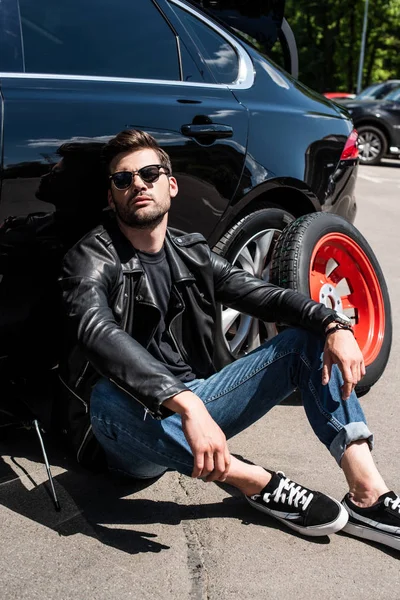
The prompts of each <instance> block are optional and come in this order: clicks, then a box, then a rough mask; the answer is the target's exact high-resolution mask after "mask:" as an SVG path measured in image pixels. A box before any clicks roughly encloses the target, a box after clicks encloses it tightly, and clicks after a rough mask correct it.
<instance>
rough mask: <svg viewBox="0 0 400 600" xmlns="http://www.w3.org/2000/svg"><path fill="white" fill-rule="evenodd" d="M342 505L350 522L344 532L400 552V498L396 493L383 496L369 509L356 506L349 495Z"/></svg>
mask: <svg viewBox="0 0 400 600" xmlns="http://www.w3.org/2000/svg"><path fill="white" fill-rule="evenodd" d="M342 504H343V506H344V507H345V509H346V510H347V512H348V513H349V521H348V523H347V525H346V527H345V528H344V529H343V531H345V532H346V533H351V535H355V536H357V537H360V538H364V539H365V540H372V541H374V542H380V543H381V544H385V545H386V546H390V547H391V548H396V550H400V498H399V496H397V495H396V494H395V493H394V492H387V493H386V494H382V496H379V498H378V501H377V502H376V503H375V504H374V505H373V506H369V507H368V508H360V507H359V506H356V505H355V504H354V503H353V502H352V501H351V499H350V495H349V494H346V496H345V497H344V498H343V501H342Z"/></svg>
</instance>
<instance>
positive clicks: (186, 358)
mask: <svg viewBox="0 0 400 600" xmlns="http://www.w3.org/2000/svg"><path fill="white" fill-rule="evenodd" d="M175 292H176V294H177V296H178V298H179V300H180V303H181V305H182V310H181V311H179V312H178V313H177V314H176V315H175V316H174V317H173V318H172V319H171V321H170V324H169V326H168V333H169V335H170V336H171V339H172V340H173V342H174V344H175V348H176V351H177V352H178V354H179V356H180V357H181V359H182V360H183V361H184V362H185V363H186V364H189V359H188V357H187V356H186V352H185V349H184V348H182V350H181V348H180V347H179V345H178V342H177V341H176V337H175V336H174V334H173V333H172V325H173V323H174V321H175V319H177V318H178V317H179V316H180V315H181V314H182V313H183V311H184V310H185V305H184V303H183V300H182V296H181V295H180V293H179V292H178V290H175Z"/></svg>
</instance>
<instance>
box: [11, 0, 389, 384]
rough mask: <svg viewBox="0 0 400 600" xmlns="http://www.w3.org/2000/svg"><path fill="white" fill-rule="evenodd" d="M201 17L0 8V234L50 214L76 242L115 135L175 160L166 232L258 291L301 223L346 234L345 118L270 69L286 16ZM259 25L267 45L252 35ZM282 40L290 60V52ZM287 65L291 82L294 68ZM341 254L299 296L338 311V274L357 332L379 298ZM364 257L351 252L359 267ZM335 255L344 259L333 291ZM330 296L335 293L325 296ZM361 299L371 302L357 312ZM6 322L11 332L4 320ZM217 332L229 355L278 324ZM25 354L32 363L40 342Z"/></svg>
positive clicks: (62, 6)
mask: <svg viewBox="0 0 400 600" xmlns="http://www.w3.org/2000/svg"><path fill="white" fill-rule="evenodd" d="M198 4H199V2H195V0H192V1H191V2H188V1H185V0H140V2H128V3H127V2H126V1H125V0H113V2H112V3H111V2H109V1H107V0H101V1H99V0H69V1H68V2H62V1H61V0H3V1H2V9H1V17H2V18H1V20H0V93H1V103H0V157H1V171H0V177H1V187H0V194H1V195H0V220H2V219H6V218H7V217H10V216H11V215H14V216H15V215H25V214H27V213H34V212H37V211H41V212H44V213H51V212H52V211H55V213H56V214H58V213H59V212H62V211H60V208H62V210H63V211H64V212H65V210H67V211H68V212H69V214H70V215H71V213H73V211H75V218H74V220H73V221H72V225H71V227H70V233H71V234H73V233H74V232H75V233H76V234H77V232H78V231H79V228H80V227H81V226H82V223H83V220H84V217H85V215H86V216H89V217H90V216H94V215H95V212H96V210H99V209H102V208H103V207H104V206H106V203H107V189H106V187H104V190H103V193H102V192H101V190H99V189H98V187H97V185H95V184H97V183H98V182H99V181H100V179H99V177H100V175H96V174H95V167H94V165H95V163H96V157H97V158H98V157H99V155H100V151H101V148H102V146H103V145H104V144H105V143H106V142H107V141H108V140H109V139H110V138H111V137H113V136H114V135H115V134H116V133H117V132H119V131H121V130H123V129H126V128H137V129H142V130H146V131H148V132H149V133H151V134H152V135H153V136H154V137H155V138H156V139H157V140H158V141H159V143H160V145H161V146H162V147H163V148H164V149H165V150H166V151H167V152H168V153H169V155H170V157H171V159H172V166H173V172H174V175H175V176H176V178H177V180H178V184H179V190H180V191H179V195H178V197H177V198H176V199H174V202H173V204H172V209H171V213H170V225H172V226H174V227H176V228H178V229H181V230H183V231H188V232H192V231H199V232H201V233H202V234H203V235H204V236H205V237H206V239H207V240H208V242H209V245H210V246H211V247H212V248H214V249H215V250H216V251H217V252H218V253H219V254H221V255H223V256H225V257H226V258H227V259H228V260H230V261H231V262H232V263H234V264H238V265H240V266H241V267H242V268H244V269H246V270H248V271H249V272H251V273H253V274H254V275H256V276H258V277H260V278H263V279H265V280H269V278H270V265H271V259H272V256H273V252H274V248H275V245H276V242H277V240H278V238H279V236H280V234H281V232H282V230H283V229H284V228H285V227H286V226H287V225H288V224H290V223H291V222H292V221H294V220H295V219H296V218H297V217H302V216H304V215H308V214H310V213H315V214H319V213H329V214H333V215H340V216H341V217H343V218H344V219H345V220H346V221H347V223H352V222H353V221H354V219H355V215H356V202H355V195H354V187H355V182H356V175H357V168H358V148H357V133H356V132H355V131H354V130H353V124H352V121H351V119H350V118H349V114H348V112H347V111H346V110H345V109H344V108H343V107H340V106H339V105H338V104H335V103H332V102H330V101H329V100H328V99H326V98H323V97H322V96H320V95H319V94H318V93H316V92H314V91H312V90H311V89H309V88H307V87H306V86H305V85H303V84H302V83H300V82H298V81H297V80H296V79H295V78H294V77H292V76H291V75H289V74H288V73H287V72H285V71H284V70H283V69H281V68H280V67H278V66H277V65H276V64H275V63H273V62H272V61H271V60H269V58H268V57H267V55H266V53H267V52H268V50H269V49H270V48H271V44H273V43H274V40H275V39H276V38H277V37H280V32H281V31H282V29H284V26H285V21H284V18H283V10H278V8H279V7H280V8H281V9H282V7H283V6H284V2H283V1H279V0H278V1H275V2H272V3H265V2H263V1H261V0H257V1H256V0H255V1H254V2H252V3H247V4H246V3H244V2H237V1H236V2H235V1H234V0H225V1H224V2H222V1H221V2H217V1H213V2H211V1H210V2H206V0H203V1H202V2H201V4H202V5H208V9H207V6H206V7H205V9H204V10H203V9H202V8H200V7H199V6H198ZM232 11H234V12H235V14H234V15H233V16H234V17H235V18H234V19H232ZM88 15H90V26H88ZM257 20H258V23H259V24H260V23H261V22H262V23H263V26H262V31H261V32H260V30H259V28H258V27H254V25H255V24H256V22H257ZM287 31H288V30H287V28H286V34H287ZM271 32H272V33H271ZM260 33H261V34H262V35H260ZM284 37H285V39H286V41H287V40H288V38H289V42H288V43H287V44H286V49H288V50H289V55H290V56H292V55H291V53H290V49H291V48H292V49H293V39H292V40H290V36H288V35H285V36H284ZM260 40H262V46H261V47H260V46H259V44H260V43H261V42H260ZM260 48H261V49H260ZM289 58H290V57H289ZM292 58H293V56H292ZM288 64H289V67H290V65H292V66H293V67H295V60H294V61H293V60H289V61H288ZM292 72H293V73H295V68H294V70H292ZM60 157H61V160H60ZM99 168H100V165H99ZM67 173H69V176H68V177H67ZM72 175H73V176H72ZM57 182H58V183H57ZM60 204H62V206H61V207H60ZM322 216H323V217H325V216H326V215H322ZM12 223H13V222H10V225H9V226H8V225H7V227H6V228H5V230H4V231H5V232H7V231H8V229H9V228H10V227H11V226H12ZM320 223H321V227H322V223H323V220H321V222H320ZM317 227H318V224H317ZM342 240H343V235H342V234H338V239H337V240H336V242H337V243H336V242H335V236H334V234H332V233H331V234H330V235H329V241H328V242H326V243H325V242H324V244H323V260H322V262H321V261H319V259H318V261H319V263H320V264H323V265H324V273H325V270H326V273H325V274H324V276H323V277H322V276H321V277H322V278H320V273H319V266H318V265H316V267H315V272H314V271H312V270H310V271H309V272H308V271H307V275H306V276H305V281H304V282H305V283H306V285H307V286H308V279H309V278H312V279H313V282H314V283H313V286H312V290H313V292H312V293H313V297H314V299H316V300H317V301H321V302H326V303H327V306H330V307H331V306H332V302H333V298H334V303H335V307H338V306H339V307H340V306H342V303H341V300H340V297H341V296H340V294H341V292H340V289H339V288H338V291H337V294H336V295H334V290H335V289H336V286H337V283H338V273H340V278H341V280H346V282H347V284H348V285H347V287H346V290H347V291H345V292H343V293H344V295H345V300H344V305H343V310H344V311H346V310H348V309H351V311H352V314H353V315H354V316H353V318H354V322H355V326H356V327H357V326H358V325H357V323H358V321H359V320H360V319H359V316H358V315H360V314H361V312H362V311H361V308H360V310H359V308H358V307H357V303H358V301H360V302H364V300H362V299H363V298H365V297H369V293H370V288H371V285H372V284H371V283H370V282H369V281H368V279H367V278H362V279H360V269H356V268H354V265H353V262H352V261H350V260H348V259H347V258H346V257H347V256H348V253H347V250H345V249H343V252H342V253H338V244H339V246H340V245H341V244H342ZM357 244H358V242H357V241H354V244H353V245H351V247H352V248H353V251H352V253H353V255H354V256H356V257H357V256H358V254H354V247H358V246H357ZM300 251H301V248H300ZM360 252H361V251H360ZM330 253H331V254H332V257H333V256H334V255H336V256H340V257H341V258H340V261H341V264H340V265H339V267H340V268H339V270H338V271H334V275H333V276H332V278H331V276H330V274H331V272H332V265H333V264H334V263H333V262H332V261H329V260H326V259H327V256H328V255H330ZM361 255H362V256H364V254H363V252H361V253H360V256H361ZM316 256H319V255H316ZM342 258H343V261H342ZM367 262H368V261H367ZM319 263H318V264H319ZM336 264H337V265H338V261H336ZM368 264H369V263H368ZM371 264H372V263H371ZM24 266H25V268H24V269H22V270H21V271H20V272H19V271H18V269H14V270H13V272H12V273H11V274H9V275H10V276H11V277H14V280H15V278H18V277H19V279H20V283H19V289H21V290H24V293H21V294H18V295H16V296H15V298H14V299H13V300H12V302H10V306H9V307H8V309H9V310H10V311H11V313H12V315H13V318H14V319H17V318H18V315H19V303H23V302H24V300H25V298H26V296H27V293H26V290H27V289H28V284H27V281H28V279H29V277H30V281H31V282H32V285H34V284H37V274H38V272H39V271H40V269H39V268H35V266H34V265H32V268H30V269H26V265H24ZM41 266H42V265H41ZM371 269H372V267H371V268H370V267H367V266H365V269H361V271H362V272H365V273H366V274H367V273H369V272H370V271H371ZM353 277H357V281H356V282H354V284H353V283H352V278H353ZM335 278H336V279H335ZM6 281H7V277H4V279H3V280H2V281H1V285H5V282H6ZM316 282H317V283H316ZM318 282H320V283H318ZM283 283H284V282H282V284H283ZM374 285H375V287H376V288H377V289H378V283H376V282H375V284H374ZM324 286H325V287H326V288H327V289H331V292H330V293H329V294H328V293H327V294H325V292H323V293H322V292H321V293H320V291H321V289H322V287H323V289H324V290H325V287H324ZM17 287H18V286H17ZM355 288H357V290H358V291H359V290H360V289H361V290H364V292H365V293H362V294H359V295H358V296H357V297H355V300H354V304H353V305H352V304H351V290H354V289H355ZM39 291H40V290H39ZM310 293H311V292H310ZM321 294H322V295H321ZM349 298H350V300H349ZM0 299H1V296H0ZM370 305H371V306H372V305H373V302H372V301H371V303H370V304H368V306H370ZM368 306H367V305H366V309H365V310H366V311H367V313H368V310H369V308H368ZM385 306H387V305H385ZM381 312H382V311H381ZM0 313H1V314H2V315H3V323H4V322H7V321H8V317H7V311H6V309H5V307H4V306H0ZM367 313H366V312H365V311H364V312H363V313H362V314H363V315H365V314H367ZM380 314H381V313H380ZM382 314H383V313H382ZM361 321H362V323H361V325H360V327H362V329H360V332H361V333H360V335H362V336H364V338H365V340H366V341H365V343H366V344H368V346H369V347H370V346H371V343H372V345H373V346H374V349H375V351H374V352H371V351H370V349H369V350H368V352H369V354H368V356H370V357H372V358H371V361H372V362H375V363H376V362H377V361H378V362H379V374H378V376H379V375H380V374H381V372H382V370H383V368H384V365H385V364H386V360H387V355H388V349H387V347H388V346H389V347H390V340H388V344H386V347H385V348H384V350H383V352H384V358H382V352H381V349H382V339H383V337H384V332H383V330H382V327H383V325H382V323H383V321H382V319H381V320H380V321H379V320H378V321H379V322H378V321H377V320H376V319H375V320H374V321H373V323H374V324H373V325H372V326H371V327H372V328H373V330H374V332H375V333H373V334H371V336H365V335H364V333H365V328H366V327H367V329H368V328H369V327H370V321H369V317H368V316H367V317H366V318H365V317H364V316H363V317H362V319H361ZM8 322H9V321H8ZM387 322H388V320H387V321H386V323H387ZM221 327H222V329H223V332H224V334H225V337H226V345H227V348H228V349H229V351H230V352H231V353H233V355H234V356H240V355H242V354H244V353H246V352H249V351H250V350H252V349H253V348H255V347H257V346H258V345H259V344H260V343H262V342H263V341H264V340H265V339H267V338H268V337H269V336H270V335H271V331H273V328H272V330H271V324H266V323H260V322H257V321H255V320H254V319H251V318H250V317H248V316H246V315H241V314H239V313H235V312H234V311H231V310H229V309H227V310H225V308H224V307H221ZM20 329H21V331H25V330H26V328H24V327H21V328H20ZM275 331H276V330H275ZM363 332H364V333H363ZM0 339H2V340H4V336H3V337H2V336H1V335H0ZM371 340H372V342H371ZM34 343H35V356H39V357H40V355H41V351H42V348H41V344H42V345H43V344H44V343H45V341H44V336H43V335H38V336H36V337H35V339H34ZM17 346H18V348H21V347H22V344H21V343H20V344H17ZM0 350H1V348H0ZM2 355H4V352H0V356H2ZM377 357H378V358H377ZM378 359H379V360H378ZM20 364H21V363H19V365H20ZM369 366H370V365H368V367H369ZM373 379H374V381H376V379H377V376H376V375H374V378H373Z"/></svg>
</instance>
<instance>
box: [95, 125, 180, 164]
mask: <svg viewBox="0 0 400 600" xmlns="http://www.w3.org/2000/svg"><path fill="white" fill-rule="evenodd" d="M146 148H149V149H150V150H154V151H155V152H156V153H157V155H158V158H159V160H160V164H161V165H162V166H163V167H165V169H167V170H168V172H169V173H172V167H171V160H170V158H169V156H168V154H167V153H166V152H164V150H163V149H162V148H160V146H159V144H158V142H157V140H156V139H154V138H153V136H152V135H150V134H149V133H146V132H145V131H139V130H137V129H125V130H124V131H121V132H120V133H118V134H117V135H116V136H115V137H113V138H112V139H111V140H110V141H109V142H108V143H107V144H106V145H105V146H104V149H103V159H104V162H105V164H106V166H107V168H108V170H109V169H110V164H111V162H112V161H113V159H114V158H115V157H116V156H118V154H121V152H135V151H137V150H145V149H146Z"/></svg>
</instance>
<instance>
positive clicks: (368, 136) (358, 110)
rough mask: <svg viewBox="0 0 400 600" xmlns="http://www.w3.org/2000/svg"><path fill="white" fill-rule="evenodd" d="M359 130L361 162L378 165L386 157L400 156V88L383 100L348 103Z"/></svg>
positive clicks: (356, 100) (348, 108) (362, 100)
mask: <svg viewBox="0 0 400 600" xmlns="http://www.w3.org/2000/svg"><path fill="white" fill-rule="evenodd" d="M346 109H347V110H348V111H349V113H350V115H351V118H352V119H353V123H354V126H355V127H356V128H357V131H358V136H359V137H358V148H359V154H360V162H361V163H362V164H365V165H377V164H379V162H380V161H381V159H382V158H383V157H385V156H391V157H393V158H398V157H399V155H400V87H399V86H398V87H397V88H395V89H394V90H393V91H392V92H390V93H389V94H388V95H386V96H385V97H384V98H382V99H381V100H368V101H366V100H364V99H361V100H359V99H358V98H355V99H354V100H352V101H351V102H348V103H347V104H346Z"/></svg>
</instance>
